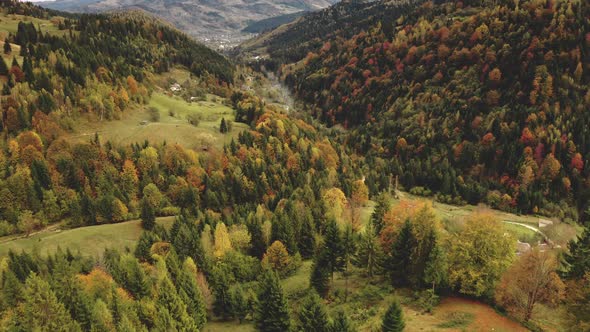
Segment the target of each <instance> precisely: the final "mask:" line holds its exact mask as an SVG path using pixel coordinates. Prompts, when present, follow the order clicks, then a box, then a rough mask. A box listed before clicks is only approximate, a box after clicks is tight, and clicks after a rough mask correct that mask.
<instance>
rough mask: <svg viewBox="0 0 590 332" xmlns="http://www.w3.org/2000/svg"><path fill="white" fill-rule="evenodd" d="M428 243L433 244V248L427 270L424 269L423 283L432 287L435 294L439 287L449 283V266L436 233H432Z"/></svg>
mask: <svg viewBox="0 0 590 332" xmlns="http://www.w3.org/2000/svg"><path fill="white" fill-rule="evenodd" d="M427 241H429V242H430V243H431V244H432V247H431V250H430V254H429V256H428V260H427V262H426V268H425V269H424V280H423V282H424V283H425V284H427V285H432V291H433V292H434V291H435V290H436V287H437V286H440V285H441V284H444V283H445V282H446V281H447V268H448V266H447V261H446V257H445V254H444V252H443V250H442V248H441V246H440V244H439V243H438V235H437V234H436V232H431V233H430V234H429V237H428V239H427Z"/></svg>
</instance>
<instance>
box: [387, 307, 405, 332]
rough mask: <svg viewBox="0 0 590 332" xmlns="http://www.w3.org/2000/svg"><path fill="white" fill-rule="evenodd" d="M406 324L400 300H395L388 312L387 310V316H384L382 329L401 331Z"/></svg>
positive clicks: (388, 331) (391, 331)
mask: <svg viewBox="0 0 590 332" xmlns="http://www.w3.org/2000/svg"><path fill="white" fill-rule="evenodd" d="M405 326H406V324H405V323H404V317H403V312H402V308H401V306H400V304H399V302H397V301H394V302H393V303H392V304H391V305H390V306H389V308H388V309H387V312H385V316H383V323H382V324H381V331H383V332H401V331H403V330H404V328H405Z"/></svg>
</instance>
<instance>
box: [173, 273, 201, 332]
mask: <svg viewBox="0 0 590 332" xmlns="http://www.w3.org/2000/svg"><path fill="white" fill-rule="evenodd" d="M178 290H179V291H178V293H179V295H180V297H181V298H182V300H183V301H184V303H185V304H186V306H187V308H186V310H187V312H188V314H189V315H190V316H191V317H192V318H193V320H194V321H195V324H196V325H197V327H198V328H199V329H202V328H203V326H205V323H206V322H207V308H206V306H205V300H204V299H203V294H201V291H200V290H199V287H198V286H197V282H196V280H195V277H194V276H193V275H192V274H191V272H190V271H189V270H188V269H187V268H186V267H184V268H183V271H182V273H181V275H180V278H179V280H178Z"/></svg>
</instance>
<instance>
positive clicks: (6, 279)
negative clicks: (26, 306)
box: [2, 269, 23, 308]
mask: <svg viewBox="0 0 590 332" xmlns="http://www.w3.org/2000/svg"><path fill="white" fill-rule="evenodd" d="M22 291H23V285H22V284H21V283H20V281H19V280H18V278H17V277H16V275H15V274H14V272H12V270H10V269H7V270H6V271H4V272H3V273H2V305H3V306H4V307H5V308H14V307H16V304H17V303H18V302H19V301H20V300H21V299H22Z"/></svg>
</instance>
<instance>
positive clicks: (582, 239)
mask: <svg viewBox="0 0 590 332" xmlns="http://www.w3.org/2000/svg"><path fill="white" fill-rule="evenodd" d="M568 248H569V252H568V253H566V254H565V256H564V263H565V264H564V265H565V270H564V271H563V272H562V274H563V277H564V278H567V279H581V278H583V277H584V275H585V274H586V273H588V272H590V228H589V227H586V228H584V231H583V232H582V234H581V235H580V236H579V237H578V238H577V239H576V240H572V241H570V242H569V243H568Z"/></svg>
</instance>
